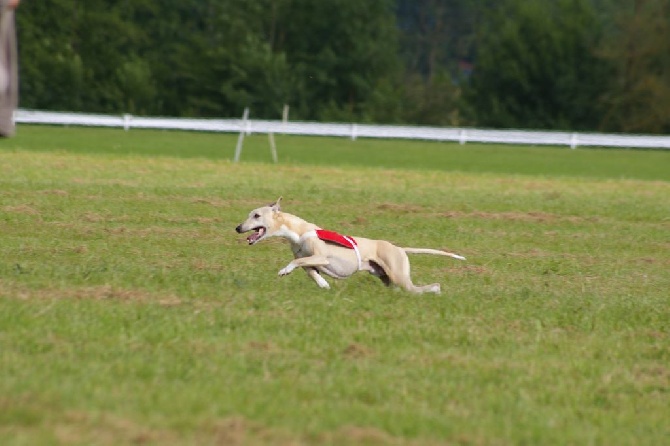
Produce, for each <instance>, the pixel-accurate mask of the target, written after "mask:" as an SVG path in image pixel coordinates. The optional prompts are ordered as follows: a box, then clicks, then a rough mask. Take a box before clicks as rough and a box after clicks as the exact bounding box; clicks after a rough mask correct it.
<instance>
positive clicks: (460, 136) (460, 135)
mask: <svg viewBox="0 0 670 446" xmlns="http://www.w3.org/2000/svg"><path fill="white" fill-rule="evenodd" d="M467 141H468V136H467V134H466V133H465V129H461V131H460V132H458V143H459V144H460V145H463V144H465V143H466V142H467Z"/></svg>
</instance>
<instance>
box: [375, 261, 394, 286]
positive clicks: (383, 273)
mask: <svg viewBox="0 0 670 446" xmlns="http://www.w3.org/2000/svg"><path fill="white" fill-rule="evenodd" d="M370 274H372V275H373V276H375V277H379V280H381V281H382V283H383V284H384V285H386V286H391V279H389V276H388V274H386V271H384V269H383V268H382V267H381V266H379V263H376V262H374V261H372V260H370Z"/></svg>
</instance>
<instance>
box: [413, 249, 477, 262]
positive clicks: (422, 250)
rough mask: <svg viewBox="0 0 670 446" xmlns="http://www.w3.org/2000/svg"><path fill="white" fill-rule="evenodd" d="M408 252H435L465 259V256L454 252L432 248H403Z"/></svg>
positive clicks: (439, 254) (435, 253)
mask: <svg viewBox="0 0 670 446" xmlns="http://www.w3.org/2000/svg"><path fill="white" fill-rule="evenodd" d="M403 251H405V252H406V253H407V254H434V255H437V256H447V257H453V258H454V259H458V260H465V257H463V256H459V255H458V254H454V253H453V252H447V251H440V250H439V249H430V248H403Z"/></svg>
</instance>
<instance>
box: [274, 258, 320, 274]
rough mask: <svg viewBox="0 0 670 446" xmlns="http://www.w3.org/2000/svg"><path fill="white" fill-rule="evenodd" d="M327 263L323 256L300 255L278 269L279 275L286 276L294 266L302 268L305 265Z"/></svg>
mask: <svg viewBox="0 0 670 446" xmlns="http://www.w3.org/2000/svg"><path fill="white" fill-rule="evenodd" d="M328 263H329V262H328V259H327V258H326V257H325V256H310V257H300V258H297V259H293V260H292V261H291V262H290V263H289V264H288V265H286V266H285V267H284V268H282V269H280V270H279V275H280V276H286V275H288V274H291V273H292V272H293V270H294V269H296V268H302V267H305V266H326V265H328Z"/></svg>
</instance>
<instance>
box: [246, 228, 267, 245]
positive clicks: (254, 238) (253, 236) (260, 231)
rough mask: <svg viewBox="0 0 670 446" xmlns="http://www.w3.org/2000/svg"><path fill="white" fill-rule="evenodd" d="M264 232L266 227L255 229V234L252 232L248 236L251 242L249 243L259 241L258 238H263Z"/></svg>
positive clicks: (248, 240)
mask: <svg viewBox="0 0 670 446" xmlns="http://www.w3.org/2000/svg"><path fill="white" fill-rule="evenodd" d="M264 233H265V229H263V228H260V229H257V230H256V231H254V233H253V234H251V235H250V236H249V237H247V242H249V244H252V243H255V242H257V241H258V239H259V238H261V237H262V236H263V234H264Z"/></svg>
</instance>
